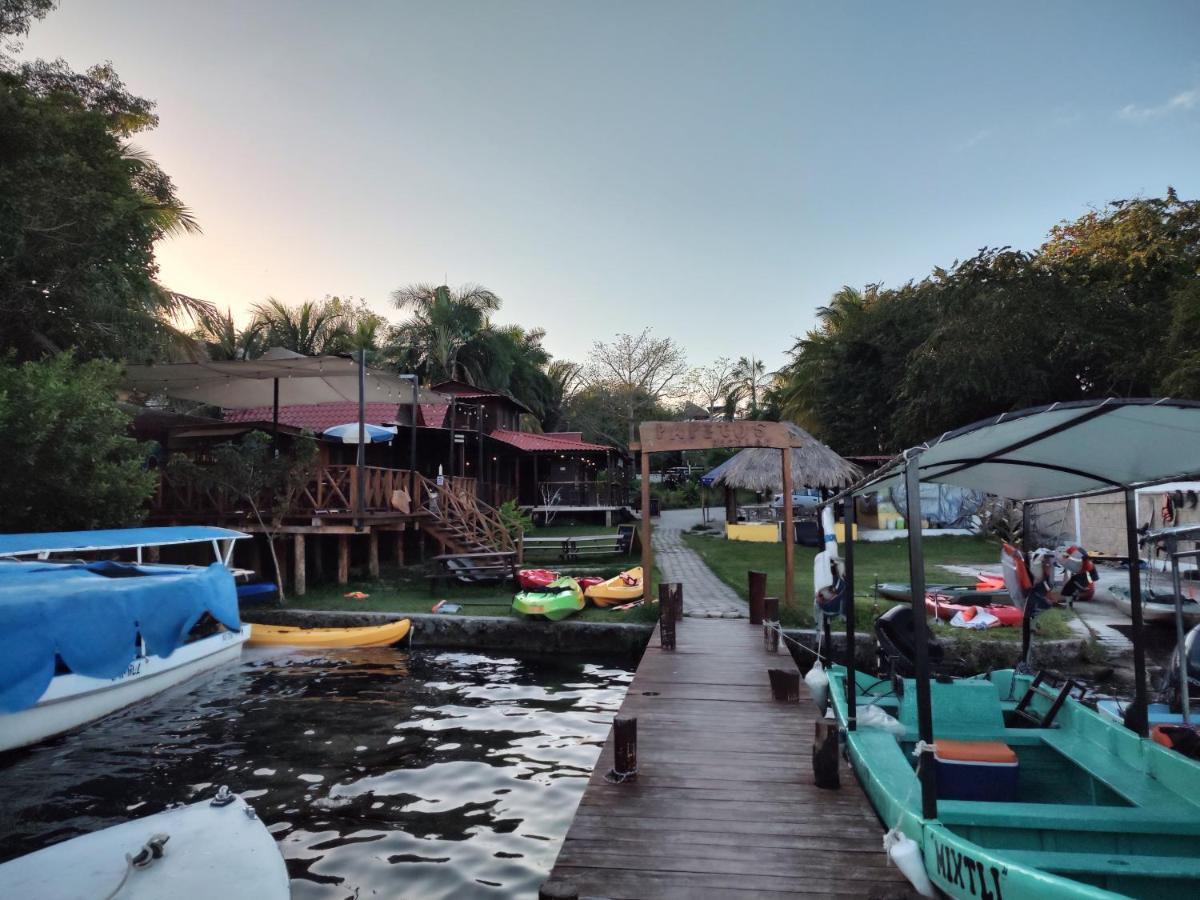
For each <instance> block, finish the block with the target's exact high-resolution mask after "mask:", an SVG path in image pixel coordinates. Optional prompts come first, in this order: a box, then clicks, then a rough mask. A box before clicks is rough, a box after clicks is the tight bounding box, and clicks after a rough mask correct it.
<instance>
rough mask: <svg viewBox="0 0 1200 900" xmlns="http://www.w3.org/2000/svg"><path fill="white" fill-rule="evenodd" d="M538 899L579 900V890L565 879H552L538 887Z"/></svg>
mask: <svg viewBox="0 0 1200 900" xmlns="http://www.w3.org/2000/svg"><path fill="white" fill-rule="evenodd" d="M538 900H579V891H578V890H576V889H575V888H573V887H572V886H571V885H569V884H567V882H565V881H555V880H553V879H551V880H550V881H547V882H546V883H545V884H543V885H542V886H541V887H540V888H538Z"/></svg>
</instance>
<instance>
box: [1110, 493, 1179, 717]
mask: <svg viewBox="0 0 1200 900" xmlns="http://www.w3.org/2000/svg"><path fill="white" fill-rule="evenodd" d="M1125 543H1126V546H1127V548H1128V553H1129V605H1130V607H1131V610H1130V611H1131V613H1132V616H1131V618H1132V619H1133V628H1132V630H1131V637H1132V638H1133V677H1134V679H1135V680H1136V681H1135V684H1134V686H1133V687H1134V694H1133V697H1134V706H1136V707H1137V722H1136V723H1135V724H1136V725H1137V732H1138V734H1140V735H1141V736H1142V737H1147V736H1148V735H1149V733H1150V722H1149V720H1150V716H1149V707H1148V703H1147V698H1146V646H1145V643H1144V641H1143V638H1142V573H1141V572H1140V571H1139V568H1138V563H1139V562H1140V561H1141V560H1140V558H1139V556H1138V535H1137V494H1136V493H1135V492H1134V489H1133V488H1126V489H1125ZM1182 674H1183V675H1184V677H1186V676H1187V672H1186V671H1184V672H1183V673H1182Z"/></svg>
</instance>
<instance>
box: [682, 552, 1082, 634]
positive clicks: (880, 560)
mask: <svg viewBox="0 0 1200 900" xmlns="http://www.w3.org/2000/svg"><path fill="white" fill-rule="evenodd" d="M683 540H684V543H686V544H687V546H689V547H691V548H692V549H693V550H695V551H696V552H697V553H699V554H700V556H701V557H703V559H704V561H705V563H707V564H708V567H709V568H710V569H712V570H713V571H714V572H715V573H716V574H717V577H718V578H720V579H721V580H722V581H724V582H725V583H726V584H728V585H729V586H730V587H732V588H733V589H734V590H736V591H737V592H738V594H739V595H740V596H741V597H742V599H743V600H745V599H746V595H747V583H746V572H747V571H749V570H751V569H755V570H758V571H761V572H766V573H767V593H768V595H778V594H781V593H782V592H783V545H782V544H756V543H749V542H743V541H727V540H725V539H724V538H723V537H710V536H707V535H700V534H689V533H686V532H685V533H684V535H683ZM924 548H925V579H926V581H928V582H940V583H942V584H966V583H969V582H970V580H971V579H970V578H966V577H962V576H957V575H954V574H953V573H951V572H947V571H946V570H945V569H942V568H939V567H940V566H941V565H962V566H970V565H979V564H991V563H995V562H997V561H998V560H999V558H1000V545H999V544H998V543H996V542H995V541H989V540H985V539H983V538H973V537H930V538H926V539H925V541H924ZM816 555H817V550H816V548H814V547H797V548H796V550H795V560H796V576H795V578H796V581H795V594H796V608H795V609H791V610H781V611H780V617H781V618H782V619H783V623H784V625H790V626H793V627H807V626H811V625H812V624H813V615H812V600H811V599H810V598H811V597H812V593H813V587H812V585H813V579H812V570H813V558H814V557H815V556H816ZM854 572H855V579H854V581H855V591H854V606H855V622H856V623H857V628H858V630H860V631H865V632H867V633H870V632H871V630H872V627H873V623H874V620H875V617H876V616H878V615H879V614H880V613H882V612H885V611H886V610H888V609H890V608H891V607H892V606H895V605H896V604H895V603H893V602H892V601H890V600H885V599H883V598H878V599H876V598H875V597H874V589H873V585H874V584H875V582H877V581H908V542H907V541H905V540H896V541H882V542H877V543H875V542H872V543H868V542H865V541H864V542H861V543H856V544H855V545H854ZM1070 615H1071V614H1070V613H1068V612H1066V611H1059V610H1050V611H1048V612H1046V613H1043V614H1042V615H1041V616H1039V617H1038V635H1039V636H1040V637H1043V638H1061V637H1071V636H1072V632H1071V630H1070V628H1069V627H1068V626H1067V617H1068V616H1070ZM934 630H935V632H936V633H937V634H939V635H942V634H946V635H951V636H953V637H963V636H969V635H973V634H976V633H977V632H972V631H968V630H967V629H962V628H951V627H950V626H949V625H942V624H938V625H936V626H934ZM986 634H987V637H988V638H989V639H991V638H1000V639H1011V640H1018V641H1019V640H1020V639H1021V630H1020V629H1019V628H991V629H988V630H987V632H986Z"/></svg>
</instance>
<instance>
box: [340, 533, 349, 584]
mask: <svg viewBox="0 0 1200 900" xmlns="http://www.w3.org/2000/svg"><path fill="white" fill-rule="evenodd" d="M337 537H338V568H337V581H338V584H346V583H347V582H348V581H349V580H350V535H348V534H339V535H338V536H337Z"/></svg>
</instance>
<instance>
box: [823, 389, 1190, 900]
mask: <svg viewBox="0 0 1200 900" xmlns="http://www.w3.org/2000/svg"><path fill="white" fill-rule="evenodd" d="M1198 460H1200V404H1197V403H1193V402H1189V401H1180V400H1169V399H1161V400H1143V399H1120V400H1114V399H1108V400H1101V401H1078V402H1070V403H1055V404H1051V405H1049V406H1044V407H1037V408H1033V409H1028V410H1022V411H1020V412H1012V413H1005V414H1003V415H1000V416H997V417H994V418H992V419H987V420H984V421H981V422H977V423H975V424H973V425H968V426H966V427H964V428H960V429H957V430H955V431H950V432H946V433H945V434H943V435H941V436H939V437H938V438H936V439H934V440H932V441H929V442H927V443H925V444H921V445H919V446H917V447H913V448H911V449H909V450H906V451H905V452H904V453H902V454H900V455H899V456H897V457H895V458H894V459H893V460H891V461H890V462H888V463H885V464H884V465H883V466H882V467H880V468H879V469H878V470H876V471H875V472H874V473H872V474H871V475H869V476H867V477H866V478H864V479H863V480H861V481H859V482H857V483H856V484H854V485H852V486H851V487H849V488H848V489H846V490H845V491H843V492H842V493H840V494H838V495H837V496H835V497H833V498H830V499H829V500H827V501H826V504H827V505H830V506H832V505H833V504H835V503H836V504H839V505H841V506H842V507H843V509H844V515H845V523H844V534H846V535H847V537H848V538H849V539H848V540H847V541H846V545H845V551H844V553H845V558H844V560H842V561H841V562H840V564H839V567H840V570H841V572H842V577H843V580H844V589H843V590H842V591H841V596H842V597H843V601H842V603H843V605H841V606H840V607H838V608H835V609H833V610H832V611H831V610H827V609H826V608H825V607H821V612H822V615H824V616H825V617H826V619H825V622H824V627H825V628H826V630H827V629H828V625H829V621H828V619H829V617H831V616H833V615H841V616H843V617H844V619H845V622H846V646H854V628H855V626H854V622H855V605H854V604H855V600H854V598H855V591H854V563H853V559H854V541H853V537H852V536H853V534H854V519H855V499H856V498H858V497H861V496H864V495H866V494H871V493H877V492H879V491H882V490H891V489H895V488H898V487H899V488H902V490H903V492H904V497H905V499H904V501H903V505H904V507H905V510H904V511H905V512H906V513H907V518H908V520H909V521H910V522H920V517H921V509H920V499H919V498H920V494H921V485H922V484H923V483H939V484H951V485H955V486H958V487H962V488H967V489H970V490H975V491H982V492H986V493H992V494H996V495H998V496H1001V497H1005V498H1008V499H1010V500H1014V501H1017V502H1019V503H1020V504H1021V511H1022V528H1021V534H1022V547H1021V551H1022V552H1020V553H1018V552H1017V551H1016V550H1012V551H1011V553H1009V554H1007V558H1008V559H1009V562H1010V564H1011V567H1012V573H1011V574H1012V576H1013V577H1012V578H1011V579H1010V578H1009V574H1010V573H1009V572H1008V570H1007V569H1006V571H1005V581H1006V585H1007V586H1008V589H1009V592H1010V595H1011V598H1012V600H1013V605H1014V606H1015V607H1017V608H1018V609H1021V610H1022V616H1021V623H1020V624H1021V628H1022V641H1021V649H1020V654H1019V656H1017V659H1016V660H1015V662H1016V666H1015V668H1014V669H1010V670H1002V671H995V672H989V673H986V674H984V675H979V676H975V677H970V678H954V677H951V676H950V675H949V674H947V673H946V668H945V667H944V665H943V664H942V655H941V653H940V652H939V650H940V648H939V647H938V645H937V644H936V642H935V641H933V639H932V635H931V632H930V629H929V628H928V625H927V623H926V621H925V616H923V615H920V613H919V612H918V613H917V614H916V615H915V616H914V614H913V613H912V611H911V607H903V606H902V607H896V608H894V609H892V610H889V611H888V612H887V613H885V614H884V615H883V616H881V617H880V618H879V619H878V620H877V621H876V631H877V634H878V635H879V636H880V663H881V673H880V674H879V675H873V674H871V675H868V674H866V673H862V672H858V671H856V663H855V660H854V658H853V654H851V655H849V656H848V657H846V659H845V660H843V665H842V666H832V667H828V666H827V668H829V675H828V677H829V691H828V694H829V696H830V697H831V698H832V704H833V713H834V716H835V718H836V720H837V723H838V726H839V728H838V732H839V734H840V736H841V738H842V740H843V741H844V745H845V749H846V751H847V753H848V755H849V758H850V761H851V764H852V765H853V767H854V771H855V773H856V775H857V776H858V778H859V780H860V781H861V783H862V785H863V788H864V789H865V791H866V793H867V795H868V797H869V798H870V800H871V803H872V805H873V806H874V808H875V810H876V812H877V813H878V815H879V817H880V819H881V821H882V822H883V823H884V824H885V826H886V827H889V828H891V829H892V832H891V833H889V835H888V838H887V839H886V840H885V846H887V847H888V848H889V851H888V852H889V853H890V855H891V857H892V859H893V860H894V861H895V862H896V863H897V864H898V865H899V866H900V867H901V870H902V871H903V872H904V873H905V875H906V876H907V877H908V878H909V879H910V880H911V881H912V882H913V885H914V887H916V888H917V889H918V891H920V892H922V893H924V894H926V895H928V896H933V895H934V893H935V892H934V888H935V887H936V888H937V889H939V890H941V891H942V892H944V893H945V894H946V895H948V896H950V897H953V898H959V900H967V898H972V900H974V898H981V900H1034V898H1037V900H1041V898H1064V900H1100V898H1114V897H1135V898H1147V900H1148V898H1157V897H1172V898H1173V897H1194V896H1200V852H1198V848H1200V762H1197V761H1196V760H1195V759H1193V758H1190V757H1189V755H1185V751H1186V752H1188V753H1190V750H1188V749H1187V748H1188V744H1187V742H1186V741H1185V742H1183V743H1178V744H1177V743H1175V742H1174V741H1173V740H1172V741H1171V744H1172V746H1173V747H1177V748H1179V749H1170V748H1168V747H1167V746H1164V745H1163V744H1160V743H1158V742H1157V741H1156V740H1155V739H1152V737H1151V732H1150V727H1149V725H1150V722H1149V716H1148V708H1149V705H1150V703H1149V701H1150V697H1149V684H1148V677H1147V671H1146V657H1145V636H1144V634H1143V625H1144V622H1143V615H1142V596H1141V594H1142V591H1141V584H1140V580H1139V574H1138V572H1137V569H1136V567H1133V568H1131V570H1130V579H1129V591H1130V594H1129V596H1130V601H1131V616H1130V618H1131V622H1130V632H1129V636H1130V641H1131V643H1132V646H1133V654H1132V656H1133V659H1132V662H1133V676H1134V696H1133V697H1132V698H1131V699H1130V700H1129V702H1128V703H1127V704H1125V705H1124V709H1125V712H1124V715H1123V717H1122V719H1120V720H1118V719H1115V718H1114V717H1113V716H1111V715H1102V714H1100V713H1098V712H1097V711H1096V709H1095V708H1093V707H1094V706H1095V704H1092V703H1091V702H1090V701H1088V700H1087V699H1086V696H1085V693H1084V691H1083V689H1082V688H1081V687H1079V686H1077V685H1075V684H1074V683H1073V682H1071V681H1067V682H1066V683H1065V684H1063V685H1062V686H1059V687H1054V688H1052V687H1050V685H1049V684H1048V682H1046V681H1045V680H1044V679H1043V677H1042V675H1041V674H1037V675H1034V674H1033V670H1032V669H1031V668H1030V666H1031V662H1032V661H1033V659H1034V655H1033V652H1032V651H1033V647H1032V635H1033V620H1034V618H1035V616H1036V615H1037V614H1038V612H1039V611H1040V610H1041V609H1044V608H1047V607H1048V606H1051V605H1054V604H1055V603H1057V602H1059V596H1058V592H1057V591H1055V590H1054V588H1053V586H1052V585H1051V583H1050V582H1051V575H1050V569H1049V567H1048V566H1047V565H1046V559H1047V558H1048V556H1049V555H1050V552H1051V551H1048V550H1045V549H1042V548H1039V547H1038V545H1037V543H1036V541H1037V533H1036V530H1035V529H1034V528H1033V519H1032V514H1033V510H1034V508H1035V507H1036V505H1037V504H1039V503H1043V502H1059V503H1061V502H1062V501H1063V500H1069V499H1072V498H1076V497H1081V496H1091V495H1096V494H1120V495H1123V499H1124V512H1125V516H1124V518H1125V526H1126V544H1127V546H1126V551H1127V556H1128V558H1130V559H1135V558H1137V555H1138V530H1137V528H1138V517H1137V496H1136V495H1137V491H1138V490H1139V489H1141V488H1145V487H1147V486H1151V485H1156V484H1161V483H1163V482H1167V481H1173V480H1181V479H1185V478H1186V479H1191V478H1195V477H1197V476H1198V475H1200V471H1198V466H1200V463H1198ZM1176 537H1178V536H1176ZM833 550H834V551H836V547H834V548H833ZM826 552H827V553H831V552H832V551H830V549H829V548H828V546H827V550H826ZM1187 553H1189V554H1190V553H1192V551H1187ZM908 555H909V579H910V582H911V593H912V595H913V596H921V595H923V594H924V593H925V592H926V583H925V571H924V569H925V565H924V554H923V548H922V543H921V529H920V527H917V528H915V529H912V530H910V533H909V546H908ZM1181 555H1183V553H1182V552H1181V553H1174V552H1173V554H1172V558H1175V557H1177V556H1181ZM1175 577H1176V579H1177V578H1178V575H1177V570H1176V576H1175ZM1176 593H1178V588H1177V589H1176ZM905 615H907V616H908V619H909V621H908V623H907V625H905V623H904V616H905ZM1176 616H1177V626H1176V627H1177V630H1178V631H1179V634H1180V636H1182V624H1183V623H1182V610H1181V607H1180V606H1178V605H1177V606H1176ZM885 638H886V640H885ZM827 643H828V642H827ZM910 651H911V652H910ZM1183 656H1184V650H1183V649H1182V645H1181V650H1180V659H1181V662H1180V665H1183V661H1182V660H1183ZM826 662H828V660H826ZM913 675H915V677H908V676H913ZM1077 689H1078V696H1071V695H1072V693H1073V692H1075V691H1076V690H1077ZM1183 697H1184V698H1183V702H1184V703H1185V704H1186V703H1187V694H1186V691H1185V692H1184V695H1183ZM1186 718H1187V717H1186V716H1184V719H1185V723H1184V725H1185V727H1184V731H1185V732H1186V734H1187V735H1190V736H1191V737H1192V738H1193V742H1194V739H1195V738H1197V737H1200V733H1198V732H1197V731H1195V730H1193V729H1192V728H1191V726H1190V725H1188V723H1187V722H1186ZM1181 737H1182V735H1181ZM822 751H824V748H822ZM822 756H824V757H828V753H824V752H822V753H821V754H818V753H817V752H814V775H815V777H817V778H818V779H821V778H827V777H828V775H827V770H828V764H827V762H824V763H822V762H821V759H822ZM922 869H924V871H923V872H922V871H921V870H922ZM930 882H932V884H930Z"/></svg>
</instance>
